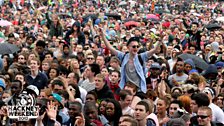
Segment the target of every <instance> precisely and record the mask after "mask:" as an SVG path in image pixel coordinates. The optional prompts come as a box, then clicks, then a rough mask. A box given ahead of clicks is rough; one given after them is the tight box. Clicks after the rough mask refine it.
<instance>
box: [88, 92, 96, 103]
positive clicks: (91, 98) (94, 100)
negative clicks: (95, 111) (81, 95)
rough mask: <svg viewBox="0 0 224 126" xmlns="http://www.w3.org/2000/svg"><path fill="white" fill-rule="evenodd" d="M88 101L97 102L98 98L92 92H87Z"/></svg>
mask: <svg viewBox="0 0 224 126" xmlns="http://www.w3.org/2000/svg"><path fill="white" fill-rule="evenodd" d="M86 102H96V98H95V97H94V96H93V95H92V94H87V95H86Z"/></svg>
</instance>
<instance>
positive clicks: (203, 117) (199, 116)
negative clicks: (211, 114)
mask: <svg viewBox="0 0 224 126" xmlns="http://www.w3.org/2000/svg"><path fill="white" fill-rule="evenodd" d="M207 117H208V116H206V115H197V118H201V119H205V118H207Z"/></svg>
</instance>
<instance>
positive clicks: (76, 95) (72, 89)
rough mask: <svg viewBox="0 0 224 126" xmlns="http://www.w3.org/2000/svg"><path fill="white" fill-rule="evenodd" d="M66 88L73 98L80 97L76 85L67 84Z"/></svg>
mask: <svg viewBox="0 0 224 126" xmlns="http://www.w3.org/2000/svg"><path fill="white" fill-rule="evenodd" d="M68 89H69V90H70V91H71V93H72V94H73V95H74V97H75V98H81V93H80V90H79V86H78V85H75V84H68Z"/></svg>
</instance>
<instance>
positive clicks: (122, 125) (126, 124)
mask: <svg viewBox="0 0 224 126" xmlns="http://www.w3.org/2000/svg"><path fill="white" fill-rule="evenodd" d="M119 126H132V123H131V122H128V121H123V122H121V123H120V124H119Z"/></svg>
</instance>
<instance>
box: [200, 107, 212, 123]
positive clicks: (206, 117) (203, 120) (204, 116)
mask: <svg viewBox="0 0 224 126" xmlns="http://www.w3.org/2000/svg"><path fill="white" fill-rule="evenodd" d="M197 120H198V124H199V125H200V126H206V125H207V124H209V123H210V121H211V115H208V113H207V112H206V111H203V110H200V109H199V110H198V112H197Z"/></svg>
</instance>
